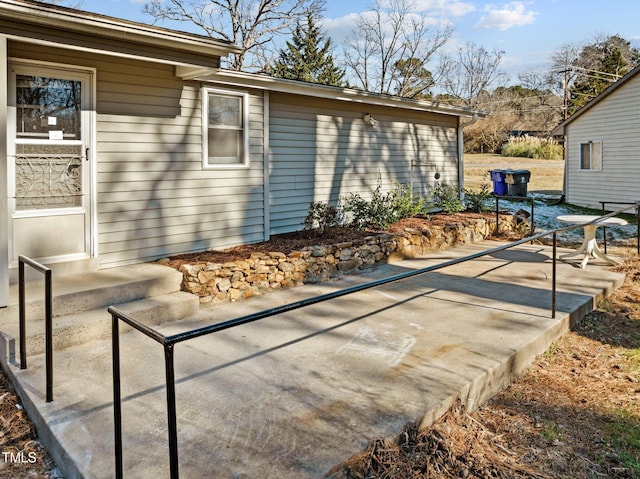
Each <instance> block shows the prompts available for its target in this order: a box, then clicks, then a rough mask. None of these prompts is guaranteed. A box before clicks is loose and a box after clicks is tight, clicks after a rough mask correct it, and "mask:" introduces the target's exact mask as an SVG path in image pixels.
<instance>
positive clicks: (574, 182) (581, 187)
mask: <svg viewBox="0 0 640 479" xmlns="http://www.w3.org/2000/svg"><path fill="white" fill-rule="evenodd" d="M553 133H554V134H555V135H564V138H565V160H566V161H565V197H566V201H567V202H568V203H571V204H575V205H579V206H585V207H591V208H600V207H601V204H600V202H601V201H605V202H612V203H614V202H618V203H635V202H636V201H638V200H640V67H637V68H635V69H634V70H632V71H631V72H629V73H628V74H627V75H625V76H624V77H622V78H621V79H620V80H618V81H617V82H615V83H613V84H612V85H611V86H610V87H609V88H607V89H606V90H605V91H603V92H602V93H601V94H600V95H599V96H598V97H596V98H594V99H593V100H592V101H591V102H589V103H588V104H587V105H585V106H584V107H583V108H581V109H580V110H578V111H577V112H576V113H575V114H573V115H572V116H571V117H570V118H568V119H567V120H565V121H564V122H563V123H561V124H560V125H559V126H557V127H556V128H555V129H554V132H553Z"/></svg>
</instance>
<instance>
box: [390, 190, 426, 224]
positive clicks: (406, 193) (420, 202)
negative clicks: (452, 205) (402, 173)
mask: <svg viewBox="0 0 640 479" xmlns="http://www.w3.org/2000/svg"><path fill="white" fill-rule="evenodd" d="M392 194H393V198H392V202H393V206H394V209H395V215H396V217H397V218H396V219H397V220H400V219H403V218H411V217H412V216H416V215H419V214H423V213H426V211H427V210H428V209H429V200H428V199H427V198H424V197H422V196H420V195H419V194H418V193H416V192H415V191H413V187H412V186H411V184H409V183H407V184H402V183H398V184H396V189H395V190H394V191H393V192H392Z"/></svg>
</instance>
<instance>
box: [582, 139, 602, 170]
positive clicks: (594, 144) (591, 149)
mask: <svg viewBox="0 0 640 479" xmlns="http://www.w3.org/2000/svg"><path fill="white" fill-rule="evenodd" d="M583 145H589V168H583V161H582V160H583V158H582V147H583ZM597 145H599V148H600V152H599V153H600V163H599V164H598V165H597V168H594V166H593V152H594V147H595V148H597V147H598V146H597ZM603 152H604V144H603V141H602V140H589V141H581V142H580V143H579V144H578V168H579V169H580V171H602V162H603V160H604V158H603Z"/></svg>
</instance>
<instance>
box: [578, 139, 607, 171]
mask: <svg viewBox="0 0 640 479" xmlns="http://www.w3.org/2000/svg"><path fill="white" fill-rule="evenodd" d="M580 169H581V170H601V169H602V142H601V141H589V142H586V143H580Z"/></svg>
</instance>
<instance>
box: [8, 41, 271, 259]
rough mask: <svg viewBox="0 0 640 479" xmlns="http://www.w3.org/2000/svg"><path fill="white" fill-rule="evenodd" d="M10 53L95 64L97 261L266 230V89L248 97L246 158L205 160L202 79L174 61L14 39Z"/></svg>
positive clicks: (232, 241)
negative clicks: (241, 162) (206, 165)
mask: <svg viewBox="0 0 640 479" xmlns="http://www.w3.org/2000/svg"><path fill="white" fill-rule="evenodd" d="M11 54H12V56H16V57H21V58H34V57H35V58H36V59H40V60H45V61H49V62H59V63H64V64H69V65H78V66H86V67H93V68H96V69H97V81H96V83H97V104H96V123H97V137H96V146H97V151H96V152H95V154H92V155H91V156H92V160H93V161H94V162H95V163H94V168H95V171H96V175H97V229H98V235H97V238H98V260H99V265H100V266H115V265H120V264H127V263H135V262H141V261H149V260H155V259H158V258H161V257H163V256H167V255H172V254H178V253H186V252H195V251H203V250H207V249H219V248H224V247H228V246H232V245H237V244H242V243H252V242H257V241H261V240H263V239H264V234H265V233H264V230H265V225H264V188H263V185H264V155H263V143H264V142H263V123H264V121H263V100H262V98H263V97H262V94H260V93H257V94H252V95H251V96H250V108H249V109H250V112H249V113H250V116H249V119H250V133H249V134H250V139H249V145H250V148H249V149H250V165H249V168H247V169H226V170H225V169H217V170H203V169H202V141H203V138H202V121H201V115H202V110H201V108H202V105H201V89H200V87H201V85H200V83H198V82H184V81H182V80H180V79H178V78H175V76H174V73H173V67H172V66H170V65H163V64H158V63H145V62H140V61H136V60H128V59H122V58H111V57H107V56H99V55H94V54H89V53H82V52H67V51H64V50H57V49H45V48H40V47H38V49H37V52H36V53H34V52H33V51H31V49H23V47H20V46H19V45H16V46H14V48H13V50H12V52H11Z"/></svg>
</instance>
